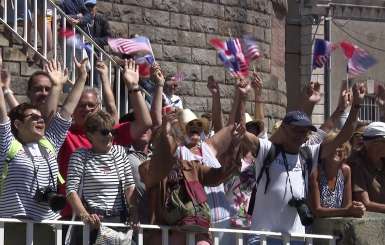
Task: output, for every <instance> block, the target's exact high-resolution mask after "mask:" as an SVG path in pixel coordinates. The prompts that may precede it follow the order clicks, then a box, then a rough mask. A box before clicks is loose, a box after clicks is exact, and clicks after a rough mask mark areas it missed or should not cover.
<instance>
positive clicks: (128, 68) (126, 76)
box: [123, 60, 152, 140]
mask: <svg viewBox="0 0 385 245" xmlns="http://www.w3.org/2000/svg"><path fill="white" fill-rule="evenodd" d="M123 80H124V83H125V84H126V86H127V88H128V93H129V98H130V102H131V106H132V107H133V109H134V114H135V122H133V123H132V125H131V127H130V133H131V137H132V139H133V140H135V139H138V138H139V137H140V136H141V135H142V134H143V133H144V132H146V130H147V129H149V128H150V127H151V126H152V121H151V116H150V112H149V111H148V109H147V106H146V102H145V101H144V97H143V96H142V94H141V93H140V91H141V90H140V88H139V84H138V82H139V66H138V65H136V64H135V61H133V60H130V61H127V60H125V62H124V73H123Z"/></svg>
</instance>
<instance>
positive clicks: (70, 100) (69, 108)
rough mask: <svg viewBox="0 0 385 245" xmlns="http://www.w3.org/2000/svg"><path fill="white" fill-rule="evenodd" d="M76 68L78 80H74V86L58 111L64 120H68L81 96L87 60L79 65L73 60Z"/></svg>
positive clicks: (85, 77)
mask: <svg viewBox="0 0 385 245" xmlns="http://www.w3.org/2000/svg"><path fill="white" fill-rule="evenodd" d="M74 62H75V65H76V68H77V70H78V74H79V75H78V78H77V79H76V82H75V85H74V87H73V88H72V90H71V92H70V93H69V94H68V96H67V98H66V100H65V101H64V103H63V106H62V107H61V109H60V115H61V116H62V117H63V118H65V119H70V118H71V116H72V113H73V112H74V110H75V108H76V106H77V104H78V102H79V99H80V97H81V95H82V92H83V89H84V85H85V84H86V80H87V63H88V59H87V58H86V59H83V60H82V61H81V62H80V63H79V62H78V61H77V59H76V58H74Z"/></svg>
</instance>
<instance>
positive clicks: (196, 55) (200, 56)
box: [192, 48, 217, 65]
mask: <svg viewBox="0 0 385 245" xmlns="http://www.w3.org/2000/svg"><path fill="white" fill-rule="evenodd" d="M192 62H193V63H197V64H202V65H216V63H217V52H216V51H215V50H207V49H200V48H193V49H192Z"/></svg>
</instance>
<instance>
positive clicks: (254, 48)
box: [243, 35, 261, 62]
mask: <svg viewBox="0 0 385 245" xmlns="http://www.w3.org/2000/svg"><path fill="white" fill-rule="evenodd" d="M243 53H244V54H245V56H246V59H247V60H248V61H249V62H250V61H252V60H257V59H258V58H259V57H260V56H261V53H260V51H259V47H258V44H257V41H256V40H255V39H254V38H253V37H251V36H248V35H246V36H244V37H243Z"/></svg>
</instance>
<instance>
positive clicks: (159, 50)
mask: <svg viewBox="0 0 385 245" xmlns="http://www.w3.org/2000/svg"><path fill="white" fill-rule="evenodd" d="M151 47H152V51H153V52H154V56H155V59H163V47H162V45H161V44H156V43H151Z"/></svg>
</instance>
